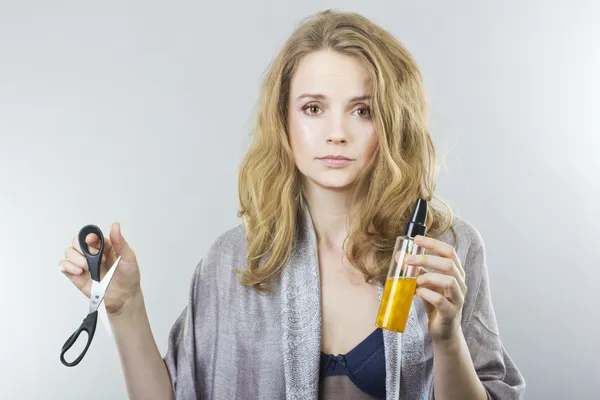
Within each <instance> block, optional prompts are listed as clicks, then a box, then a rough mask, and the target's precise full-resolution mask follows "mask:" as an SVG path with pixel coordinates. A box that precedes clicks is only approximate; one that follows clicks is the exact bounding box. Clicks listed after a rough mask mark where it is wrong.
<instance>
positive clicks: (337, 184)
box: [307, 174, 355, 190]
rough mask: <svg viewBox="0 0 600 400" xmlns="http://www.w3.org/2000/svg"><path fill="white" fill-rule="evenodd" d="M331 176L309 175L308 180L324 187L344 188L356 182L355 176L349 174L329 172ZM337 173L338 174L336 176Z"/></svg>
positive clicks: (331, 188)
mask: <svg viewBox="0 0 600 400" xmlns="http://www.w3.org/2000/svg"><path fill="white" fill-rule="evenodd" d="M328 175H329V176H322V175H319V176H308V177H307V178H308V180H309V181H310V182H311V183H312V184H313V185H315V186H317V187H320V188H322V189H330V190H342V189H348V188H350V187H351V186H352V184H353V183H354V179H355V177H354V176H351V175H349V174H328ZM336 175H337V176H336Z"/></svg>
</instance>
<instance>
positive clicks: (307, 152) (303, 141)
mask: <svg viewBox="0 0 600 400" xmlns="http://www.w3.org/2000/svg"><path fill="white" fill-rule="evenodd" d="M288 121H289V123H288V126H289V137H290V146H291V147H292V151H293V153H294V157H296V159H297V160H298V161H301V160H302V159H308V158H312V157H313V153H314V150H315V148H316V145H317V136H318V135H316V134H315V129H314V128H315V127H314V126H311V124H308V123H305V122H303V121H302V119H301V118H297V117H290V118H289V120H288Z"/></svg>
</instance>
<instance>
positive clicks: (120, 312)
mask: <svg viewBox="0 0 600 400" xmlns="http://www.w3.org/2000/svg"><path fill="white" fill-rule="evenodd" d="M143 312H144V296H143V294H142V290H141V289H139V290H136V291H135V292H134V293H133V294H132V295H131V296H130V297H129V298H128V299H127V300H125V302H124V303H123V305H122V306H121V307H119V308H118V309H117V310H114V311H110V312H109V311H108V310H107V312H106V313H107V315H108V318H109V319H110V320H111V321H116V320H121V319H127V318H130V317H132V316H134V315H138V314H140V313H143Z"/></svg>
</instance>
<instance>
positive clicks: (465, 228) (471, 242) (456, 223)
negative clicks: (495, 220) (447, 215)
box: [439, 215, 487, 283]
mask: <svg viewBox="0 0 600 400" xmlns="http://www.w3.org/2000/svg"><path fill="white" fill-rule="evenodd" d="M439 240H441V241H443V242H446V243H449V244H451V245H452V246H453V247H454V249H455V251H456V254H457V256H458V259H459V260H460V262H461V264H462V266H463V268H464V270H465V274H466V276H467V280H468V281H470V283H471V282H472V283H476V282H478V281H479V278H480V277H481V275H482V274H483V273H485V271H484V270H485V268H487V267H486V265H485V243H484V240H483V237H482V235H481V232H480V231H479V229H477V227H475V225H474V224H472V223H471V222H470V221H468V220H466V219H464V218H462V217H460V216H456V215H455V216H453V219H452V223H451V225H450V228H449V229H448V230H447V231H446V232H445V233H444V234H443V235H442V236H441V237H440V238H439Z"/></svg>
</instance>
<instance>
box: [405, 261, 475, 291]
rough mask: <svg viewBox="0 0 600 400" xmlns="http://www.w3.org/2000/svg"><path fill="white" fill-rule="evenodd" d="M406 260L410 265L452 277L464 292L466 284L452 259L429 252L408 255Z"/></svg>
mask: <svg viewBox="0 0 600 400" xmlns="http://www.w3.org/2000/svg"><path fill="white" fill-rule="evenodd" d="M406 262H407V263H408V264H410V265H418V266H421V267H425V268H430V269H433V270H435V271H438V272H440V273H442V274H446V275H450V276H452V277H454V278H455V279H456V281H457V282H458V283H459V287H460V290H461V291H462V292H463V293H466V290H467V285H466V284H465V279H464V275H463V274H461V272H460V270H459V269H458V267H457V266H456V263H455V262H454V260H452V259H450V258H445V257H440V256H435V255H430V254H420V255H411V256H408V257H407V258H406Z"/></svg>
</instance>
